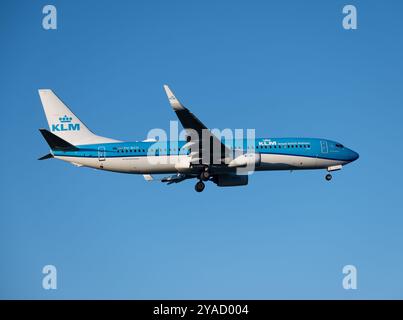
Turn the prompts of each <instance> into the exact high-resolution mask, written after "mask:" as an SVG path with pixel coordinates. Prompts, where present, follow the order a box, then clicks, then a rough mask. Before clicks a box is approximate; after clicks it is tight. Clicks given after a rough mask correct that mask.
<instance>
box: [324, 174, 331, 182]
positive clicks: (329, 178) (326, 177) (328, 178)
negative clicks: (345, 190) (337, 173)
mask: <svg viewBox="0 0 403 320" xmlns="http://www.w3.org/2000/svg"><path fill="white" fill-rule="evenodd" d="M325 179H326V180H327V181H330V180H332V175H331V174H330V173H328V174H327V175H326V176H325Z"/></svg>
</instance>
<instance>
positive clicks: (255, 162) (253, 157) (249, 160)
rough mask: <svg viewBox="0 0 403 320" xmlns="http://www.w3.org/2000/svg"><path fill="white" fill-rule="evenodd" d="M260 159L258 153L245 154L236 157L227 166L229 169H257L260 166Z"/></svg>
mask: <svg viewBox="0 0 403 320" xmlns="http://www.w3.org/2000/svg"><path fill="white" fill-rule="evenodd" d="M261 161H262V158H261V156H260V153H246V154H243V155H240V156H238V157H236V158H235V159H234V160H231V162H230V163H229V164H228V167H230V168H237V167H257V166H259V165H260V163H261Z"/></svg>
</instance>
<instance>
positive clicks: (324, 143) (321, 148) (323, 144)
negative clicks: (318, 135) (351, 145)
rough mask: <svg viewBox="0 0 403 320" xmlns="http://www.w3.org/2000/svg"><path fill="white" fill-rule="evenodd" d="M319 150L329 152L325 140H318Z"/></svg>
mask: <svg viewBox="0 0 403 320" xmlns="http://www.w3.org/2000/svg"><path fill="white" fill-rule="evenodd" d="M320 151H321V152H322V153H328V152H329V149H328V147H327V141H321V142H320Z"/></svg>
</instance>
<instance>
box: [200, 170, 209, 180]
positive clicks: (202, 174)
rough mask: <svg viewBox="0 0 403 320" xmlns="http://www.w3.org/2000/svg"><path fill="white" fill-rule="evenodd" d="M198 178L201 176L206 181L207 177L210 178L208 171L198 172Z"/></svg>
mask: <svg viewBox="0 0 403 320" xmlns="http://www.w3.org/2000/svg"><path fill="white" fill-rule="evenodd" d="M200 178H201V179H202V180H203V181H207V180H208V179H210V173H209V172H208V171H203V172H202V173H201V174H200Z"/></svg>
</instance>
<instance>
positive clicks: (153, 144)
mask: <svg viewBox="0 0 403 320" xmlns="http://www.w3.org/2000/svg"><path fill="white" fill-rule="evenodd" d="M164 89H165V92H166V94H167V97H168V100H169V102H170V105H171V107H172V109H173V111H174V112H175V113H176V115H177V117H178V119H179V121H180V122H181V124H182V126H183V127H184V131H185V132H186V136H185V137H186V138H185V139H184V140H183V141H182V140H179V139H177V140H176V141H169V140H168V139H167V141H157V140H155V139H147V140H143V141H135V142H122V141H119V140H115V139H110V138H106V137H101V136H98V135H96V134H94V133H92V132H91V131H90V130H89V129H88V127H87V126H85V124H84V123H83V122H82V121H81V120H80V119H79V118H78V117H77V116H76V115H75V114H74V113H73V112H72V111H71V110H70V109H69V108H68V107H67V106H66V105H65V104H64V103H63V102H62V101H61V100H60V99H59V98H58V97H57V96H56V94H55V93H53V91H52V90H50V89H40V90H38V91H39V96H40V99H41V102H42V106H43V109H44V111H45V115H46V118H47V121H48V125H49V130H47V129H39V131H40V132H41V134H42V136H43V138H44V139H45V140H46V142H47V143H48V145H49V147H50V153H48V154H46V155H45V156H43V157H41V158H39V159H38V160H45V159H51V158H55V159H59V160H63V161H66V162H69V163H72V164H73V165H75V166H78V167H90V168H95V169H99V170H107V171H113V172H120V173H130V174H142V175H143V176H144V179H145V180H146V181H153V180H155V178H154V177H153V174H170V175H169V176H167V177H164V178H162V179H158V180H157V181H161V182H164V183H166V184H168V185H170V184H173V183H179V182H182V181H184V180H187V179H197V183H196V185H195V190H196V191H197V192H202V191H203V190H204V188H205V182H206V181H211V182H213V183H215V184H216V185H217V186H219V187H230V186H245V185H247V184H248V182H249V174H250V173H251V172H259V171H272V170H289V171H293V170H309V169H325V170H327V172H328V173H327V174H326V176H325V179H326V180H327V181H330V180H331V179H332V175H331V172H333V171H337V170H340V169H342V167H343V166H345V165H346V164H349V163H351V162H353V161H355V160H357V159H358V157H359V155H358V153H357V152H355V151H353V150H351V149H349V148H347V147H345V146H344V145H343V144H341V143H339V142H336V141H332V140H328V139H320V138H319V139H318V138H253V139H248V138H246V139H245V138H242V139H235V138H231V139H222V138H220V137H218V136H217V135H215V134H213V132H212V131H211V130H210V129H208V128H207V127H206V126H205V125H204V124H203V123H202V122H201V121H200V120H199V119H198V118H197V117H196V116H195V115H194V114H193V113H191V112H190V111H189V109H187V108H186V107H185V106H184V105H183V104H182V103H181V102H180V101H179V100H178V99H177V98H176V97H175V95H174V94H173V93H172V91H171V89H170V88H169V87H168V86H167V85H164ZM212 146H214V148H212ZM217 146H218V147H217ZM217 151H218V152H217ZM245 171H246V173H245Z"/></svg>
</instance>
